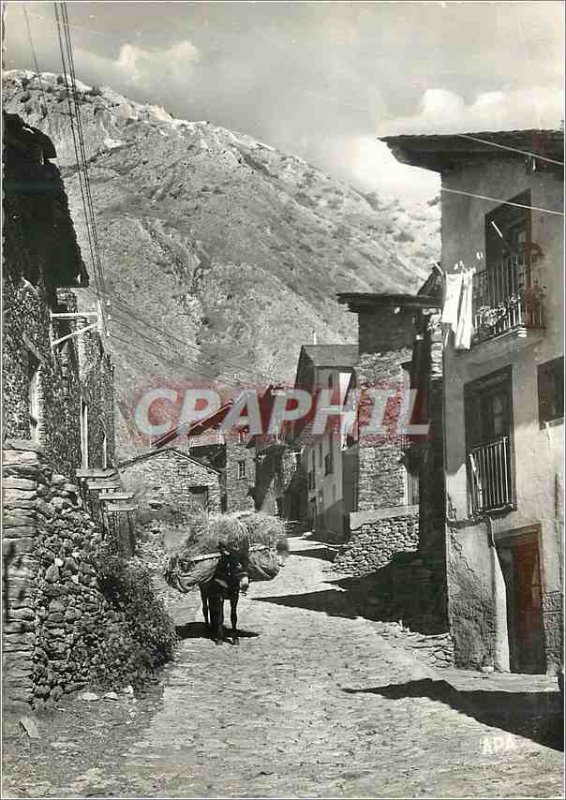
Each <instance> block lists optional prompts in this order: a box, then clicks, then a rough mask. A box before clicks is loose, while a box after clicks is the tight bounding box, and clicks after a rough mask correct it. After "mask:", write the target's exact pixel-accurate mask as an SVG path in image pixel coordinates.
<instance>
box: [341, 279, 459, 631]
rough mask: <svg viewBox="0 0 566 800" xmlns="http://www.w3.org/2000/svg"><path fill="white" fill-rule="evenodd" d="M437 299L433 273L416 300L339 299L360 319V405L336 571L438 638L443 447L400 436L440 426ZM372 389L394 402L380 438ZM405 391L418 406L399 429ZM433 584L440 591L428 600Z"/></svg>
mask: <svg viewBox="0 0 566 800" xmlns="http://www.w3.org/2000/svg"><path fill="white" fill-rule="evenodd" d="M439 292H440V295H439ZM441 292H442V286H441V285H440V286H439V280H438V277H437V270H436V269H435V270H434V272H433V274H432V275H431V278H429V280H428V281H427V282H426V283H425V284H424V286H423V287H422V288H421V290H420V292H419V293H418V294H416V295H398V294H383V293H381V294H369V293H363V294H342V295H339V301H340V302H341V303H344V304H347V306H348V308H349V310H350V311H352V312H354V313H356V314H357V315H358V331H359V357H358V362H357V364H356V383H357V386H358V389H359V391H360V399H359V408H358V435H357V440H358V443H357V447H356V451H355V454H356V460H357V463H356V464H355V466H354V469H355V471H356V474H357V480H356V483H357V501H356V510H355V511H353V512H352V513H351V514H350V538H349V540H348V542H347V544H346V545H345V547H344V548H343V550H342V552H341V553H340V555H339V556H338V558H337V561H336V567H338V568H341V569H345V570H347V571H349V572H353V573H357V574H370V573H374V574H375V575H376V576H377V577H378V580H377V582H376V586H377V585H378V584H379V582H380V580H381V582H382V584H383V586H382V588H383V591H384V593H385V594H388V597H387V598H386V601H385V600H384V602H386V605H387V604H388V605H389V611H392V608H393V607H395V609H397V613H398V618H403V620H404V621H405V622H407V623H410V624H411V625H412V626H414V627H418V628H420V629H422V630H423V631H425V632H435V633H436V632H441V631H443V630H445V628H446V613H445V593H443V591H442V589H443V586H445V580H444V576H445V569H444V537H443V525H442V519H443V494H442V492H441V491H440V492H439V491H438V489H435V488H434V487H435V484H436V483H437V479H438V477H439V476H440V486H442V475H443V473H442V447H441V446H440V449H439V448H438V446H436V445H435V446H433V442H437V441H438V440H436V439H434V438H433V437H432V436H431V434H430V433H429V434H428V435H426V436H425V435H423V434H419V435H409V433H407V432H406V431H405V428H406V423H410V424H411V425H416V424H419V425H431V423H432V429H433V431H436V430H437V429H438V424H439V422H438V421H439V420H440V421H441V409H440V407H439V402H438V395H439V392H438V390H437V389H436V388H435V390H433V391H431V387H432V386H434V385H435V381H438V380H439V381H441V380H442V369H441V349H440V353H439V352H438V346H437V347H436V349H435V347H434V346H433V338H434V329H435V326H434V322H433V321H434V319H435V317H437V316H438V312H439V306H440V305H441V302H442V300H441ZM440 348H441V345H440ZM433 354H434V358H433ZM439 357H440V363H439ZM375 390H378V391H386V392H389V393H390V394H391V397H390V398H389V399H388V400H387V403H386V405H385V407H384V415H383V431H382V432H381V433H373V432H369V433H366V432H365V426H366V425H367V422H368V420H369V418H370V416H371V414H372V413H373V412H374V408H375V404H376V402H377V401H376V400H375V398H374V396H373V394H372V393H373V392H374V391H375ZM410 390H413V392H415V401H416V402H415V404H414V408H413V410H412V414H411V416H410V418H409V417H407V419H406V420H405V421H404V422H403V420H402V417H403V416H405V412H404V411H403V410H402V409H403V403H405V402H408V403H409V404H410V403H411V400H410V397H411V395H410V394H409V391H410ZM433 397H434V400H433ZM407 414H408V408H407ZM441 442H442V440H441V439H440V445H441ZM434 509H436V512H435V511H434ZM438 509H439V510H438ZM439 514H440V528H439V527H438V516H439ZM439 529H440V536H438V533H437V531H438V530H439ZM418 585H420V590H417V588H416V587H417V586H418ZM433 585H434V587H435V589H436V590H437V591H434V592H432V593H431V591H430V587H431V586H433Z"/></svg>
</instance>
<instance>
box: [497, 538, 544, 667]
mask: <svg viewBox="0 0 566 800" xmlns="http://www.w3.org/2000/svg"><path fill="white" fill-rule="evenodd" d="M538 538H539V537H538V530H536V529H535V530H531V531H526V532H524V533H517V534H514V535H511V536H509V537H508V538H505V539H504V540H503V541H502V542H500V543H499V545H498V550H499V556H500V561H501V567H502V571H503V577H504V580H505V587H506V590H507V629H508V634H509V661H510V668H511V672H520V673H539V674H540V673H544V672H545V671H546V657H545V646H544V642H545V640H544V627H543V617H542V581H541V571H540V556H539V543H538Z"/></svg>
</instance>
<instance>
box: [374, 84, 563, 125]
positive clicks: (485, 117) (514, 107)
mask: <svg viewBox="0 0 566 800" xmlns="http://www.w3.org/2000/svg"><path fill="white" fill-rule="evenodd" d="M563 109H564V95H563V92H562V90H561V89H559V88H552V87H547V86H531V87H527V88H522V89H516V90H514V91H493V92H484V93H481V94H478V95H477V96H476V98H475V99H474V101H473V102H472V103H470V104H469V105H466V103H465V102H464V100H463V99H462V98H461V97H460V95H458V94H456V93H455V92H450V91H447V90H446V89H427V90H426V92H425V93H424V94H423V96H422V97H421V100H420V103H419V107H418V110H417V112H416V114H414V115H413V116H408V117H397V118H396V119H390V120H388V121H387V122H385V123H383V124H382V125H381V126H380V129H379V135H380V136H387V135H389V136H394V135H398V134H399V135H400V134H411V133H457V132H463V131H484V130H509V129H521V128H526V129H528V128H555V127H558V125H559V124H560V120H561V119H563V116H564V113H563Z"/></svg>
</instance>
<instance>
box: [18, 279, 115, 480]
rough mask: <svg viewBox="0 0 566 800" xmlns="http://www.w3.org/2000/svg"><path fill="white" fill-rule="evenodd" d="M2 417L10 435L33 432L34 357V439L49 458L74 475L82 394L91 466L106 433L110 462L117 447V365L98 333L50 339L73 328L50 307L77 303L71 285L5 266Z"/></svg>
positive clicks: (97, 462)
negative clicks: (53, 284) (33, 386)
mask: <svg viewBox="0 0 566 800" xmlns="http://www.w3.org/2000/svg"><path fill="white" fill-rule="evenodd" d="M3 293H4V319H3V359H4V393H3V401H4V402H3V425H4V432H5V435H7V436H9V437H15V438H21V439H29V438H30V435H31V428H30V420H29V385H30V380H29V376H30V365H31V364H32V363H33V362H36V363H37V364H38V375H39V382H38V408H39V414H38V430H37V437H36V438H37V441H38V442H39V443H41V445H42V446H43V449H44V452H45V456H46V458H47V460H48V461H49V462H50V463H52V464H53V465H54V466H55V468H56V469H57V470H58V471H60V472H62V473H64V474H66V475H69V476H74V475H75V469H76V468H77V467H79V466H80V465H81V434H80V409H81V399H82V400H84V401H85V402H87V404H88V407H89V466H91V467H97V468H102V466H103V455H102V453H103V445H102V442H103V437H104V435H106V444H107V454H108V463H109V464H112V463H113V462H114V458H115V452H114V441H115V436H114V371H113V366H112V363H111V360H110V357H109V355H108V354H107V353H105V351H104V350H103V348H102V345H101V341H100V334H99V333H98V332H97V331H89V332H87V333H84V334H81V335H80V336H78V337H75V338H73V339H69V340H68V341H66V342H63V343H61V344H60V345H57V346H55V347H52V344H51V342H52V339H55V338H59V337H60V336H64V335H65V334H66V333H67V332H70V330H71V328H70V327H69V325H68V324H63V323H61V324H60V323H59V322H58V321H56V322H55V324H53V323H52V322H51V319H50V311H51V310H53V311H70V312H76V311H77V301H76V296H75V294H74V293H73V292H72V291H70V290H59V291H58V292H57V293H55V294H54V293H53V292H49V290H48V289H47V288H46V287H45V286H44V284H43V283H41V281H40V282H38V285H37V286H32V285H31V284H30V283H29V282H28V281H27V280H25V279H24V278H21V277H20V278H18V279H16V278H15V277H14V275H13V274H12V273H11V271H10V270H6V272H5V275H4V280H3Z"/></svg>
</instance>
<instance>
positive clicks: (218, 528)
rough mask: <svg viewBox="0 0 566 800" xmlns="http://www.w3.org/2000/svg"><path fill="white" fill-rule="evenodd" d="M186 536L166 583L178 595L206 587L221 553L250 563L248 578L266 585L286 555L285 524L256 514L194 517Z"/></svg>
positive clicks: (169, 568) (279, 520)
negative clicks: (221, 550)
mask: <svg viewBox="0 0 566 800" xmlns="http://www.w3.org/2000/svg"><path fill="white" fill-rule="evenodd" d="M189 526H190V527H189V532H188V535H187V537H186V539H185V540H184V542H183V543H182V545H181V546H180V548H179V549H178V551H177V553H175V554H174V555H173V556H172V558H171V560H170V562H169V566H168V569H167V572H166V579H167V581H168V583H170V584H171V585H172V586H174V587H175V588H177V589H179V590H180V591H184V592H186V591H188V590H189V589H190V588H192V587H194V586H198V585H199V584H201V583H205V582H207V581H209V580H211V578H212V577H213V575H214V571H215V569H216V566H217V564H218V561H219V559H220V549H221V548H222V549H226V550H230V551H232V552H235V553H238V554H240V555H241V556H242V558H243V559H246V558H247V559H249V578H250V580H252V581H269V580H272V579H273V578H275V576H276V575H277V574H278V572H279V569H280V565H281V561H282V557H283V556H284V554H285V553H286V552H288V545H287V538H286V536H285V523H284V522H283V521H282V520H281V519H279V518H278V517H272V516H270V515H269V514H261V513H256V512H239V513H235V514H221V515H218V516H211V517H207V516H206V515H205V514H202V515H199V516H197V517H195V518H194V519H193V520H191V522H190V523H189Z"/></svg>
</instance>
